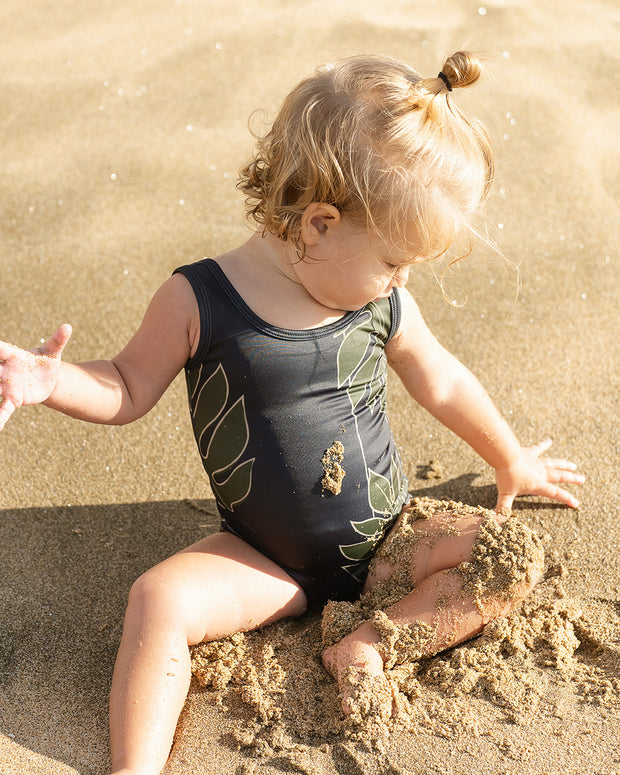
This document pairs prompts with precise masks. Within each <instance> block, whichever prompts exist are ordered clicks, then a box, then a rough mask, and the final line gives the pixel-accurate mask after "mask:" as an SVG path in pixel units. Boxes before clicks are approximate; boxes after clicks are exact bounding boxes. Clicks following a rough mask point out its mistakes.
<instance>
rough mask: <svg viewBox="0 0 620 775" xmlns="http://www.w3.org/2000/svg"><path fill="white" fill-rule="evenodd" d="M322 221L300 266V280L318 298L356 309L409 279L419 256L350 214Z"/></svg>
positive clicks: (331, 305)
mask: <svg viewBox="0 0 620 775" xmlns="http://www.w3.org/2000/svg"><path fill="white" fill-rule="evenodd" d="M319 226H320V225H319ZM322 226H323V231H322V232H320V235H319V239H317V241H316V243H315V244H313V245H309V246H308V249H307V255H306V258H305V259H304V260H303V261H300V262H299V263H297V264H296V265H295V272H296V274H297V278H298V280H299V281H300V282H301V284H302V285H303V286H304V287H305V289H306V291H308V293H309V294H310V295H311V296H312V297H313V298H314V299H316V300H317V301H318V302H320V303H321V304H323V305H324V306H326V307H328V308H330V309H335V310H343V311H352V310H356V309H360V308H361V307H363V306H364V305H365V304H368V302H369V301H374V300H375V299H381V298H387V297H388V296H389V295H390V294H391V292H392V289H393V288H395V287H402V286H404V285H405V284H406V282H407V279H408V277H409V269H410V267H411V264H412V263H415V260H416V256H415V255H410V254H406V253H404V252H403V251H402V250H398V249H395V248H393V247H391V246H390V245H389V244H388V243H387V242H386V241H385V240H383V239H382V238H381V237H380V236H379V235H377V234H375V233H373V232H369V231H367V230H366V229H363V228H362V227H359V226H355V225H353V224H351V223H349V222H348V221H346V220H345V219H344V218H340V219H339V220H338V221H337V222H336V223H334V224H332V223H330V222H329V221H327V223H326V224H325V223H324V224H323V225H322ZM412 236H413V235H412Z"/></svg>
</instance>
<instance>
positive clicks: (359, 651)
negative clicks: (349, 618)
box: [322, 622, 394, 722]
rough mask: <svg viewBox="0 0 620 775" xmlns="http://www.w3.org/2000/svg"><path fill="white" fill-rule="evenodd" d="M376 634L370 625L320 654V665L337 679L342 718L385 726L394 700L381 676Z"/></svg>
mask: <svg viewBox="0 0 620 775" xmlns="http://www.w3.org/2000/svg"><path fill="white" fill-rule="evenodd" d="M378 640H379V638H378V633H377V631H376V630H375V628H374V627H373V626H372V624H371V623H370V622H366V623H365V624H363V625H362V626H361V627H359V628H358V629H357V630H355V632H352V633H351V634H349V635H347V636H345V637H344V638H343V639H342V640H341V641H339V642H338V643H335V644H334V645H333V646H328V648H326V649H325V650H324V651H323V656H322V658H323V664H324V665H325V668H326V669H327V671H328V672H329V673H330V674H331V675H332V676H333V677H334V678H335V679H336V681H337V683H338V689H339V690H340V701H341V703H342V710H343V712H344V714H345V716H348V717H349V718H351V720H354V721H358V722H362V721H363V720H364V719H366V718H368V717H369V716H373V717H375V718H377V717H380V718H381V719H382V720H383V721H385V722H387V721H388V720H389V719H390V717H391V716H392V715H393V710H394V708H393V705H394V698H393V693H392V689H391V687H390V684H389V682H388V680H387V678H386V676H385V673H384V672H383V658H382V657H381V655H380V654H379V652H378V651H377V649H376V648H375V647H374V645H373V644H374V643H377V642H378Z"/></svg>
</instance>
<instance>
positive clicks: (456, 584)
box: [323, 514, 543, 712]
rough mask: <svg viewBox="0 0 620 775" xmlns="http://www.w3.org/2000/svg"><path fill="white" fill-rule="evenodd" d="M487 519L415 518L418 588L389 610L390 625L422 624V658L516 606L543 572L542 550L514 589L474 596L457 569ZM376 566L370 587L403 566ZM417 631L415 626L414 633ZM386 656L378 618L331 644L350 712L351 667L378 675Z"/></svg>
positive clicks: (327, 657) (329, 660)
mask: <svg viewBox="0 0 620 775" xmlns="http://www.w3.org/2000/svg"><path fill="white" fill-rule="evenodd" d="M483 519H484V518H483V517H482V516H478V515H473V516H465V517H458V518H455V516H454V515H452V514H437V515H435V516H434V517H431V518H430V519H428V520H419V521H418V522H414V523H413V532H414V534H415V533H416V532H417V534H418V538H417V540H414V541H413V542H412V553H411V560H410V562H411V565H410V567H409V569H408V570H409V573H410V578H411V583H412V585H413V587H414V588H413V590H412V591H411V592H410V593H409V594H407V595H405V596H404V597H403V598H402V599H401V600H399V601H398V602H397V603H395V604H394V605H392V606H390V607H388V608H387V610H386V611H385V613H386V614H387V621H388V622H389V623H390V627H392V625H395V626H396V627H402V626H403V625H409V626H411V625H414V628H417V633H418V637H417V641H416V644H415V645H416V652H417V654H416V656H418V657H426V656H431V655H433V654H436V653H437V652H439V651H442V650H443V649H446V648H449V647H450V646H454V645H456V644H457V643H461V642H462V641H465V640H467V639H469V638H471V637H473V636H475V635H477V634H478V633H479V632H480V631H481V630H482V628H483V627H484V625H485V624H487V623H488V622H489V621H491V620H492V619H495V618H497V617H500V616H504V615H506V614H508V613H509V612H510V611H511V610H512V609H513V608H515V607H516V605H517V604H518V603H519V602H520V601H521V600H523V598H524V597H525V596H526V595H527V594H528V592H529V591H530V590H531V589H532V587H533V586H534V584H535V583H536V582H537V580H538V578H539V577H540V575H541V573H542V563H543V556H542V553H537V556H536V559H535V561H534V562H533V563H532V565H533V567H532V568H531V569H530V572H529V573H528V574H526V575H527V579H524V580H523V581H522V582H520V583H518V584H516V585H515V586H514V587H513V588H512V589H511V590H510V592H509V594H502V592H503V593H507V592H508V590H501V591H499V592H498V594H497V595H490V596H488V595H487V596H484V597H480V596H478V595H475V596H474V595H473V594H472V592H471V591H470V590H469V589H468V587H467V583H466V578H465V576H464V575H462V574H460V573H459V572H458V571H456V570H455V569H456V568H457V566H459V565H460V564H461V563H462V562H464V561H467V560H469V559H470V558H471V555H472V550H473V547H474V544H475V542H476V539H477V537H478V534H479V531H480V527H481V524H482V522H483ZM497 521H498V522H499V523H502V522H504V521H505V518H503V517H500V516H498V517H497ZM374 570H375V572H374V574H373V575H371V576H369V578H368V581H367V584H366V587H365V591H368V590H370V589H371V588H372V587H373V585H375V584H377V582H379V581H383V580H385V579H388V578H390V576H391V575H392V574H394V573H395V572H397V571H398V570H399V568H398V567H396V566H393V565H390V564H388V563H387V562H383V563H381V562H379V563H376V564H375V569H374ZM418 625H421V626H420V627H418ZM411 633H412V631H411V630H409V633H408V634H409V635H411ZM414 635H415V633H414ZM414 639H415V638H414ZM385 656H386V654H385V648H384V647H383V644H382V634H381V632H380V631H379V629H378V628H377V626H376V625H375V624H373V622H372V621H367V622H365V623H364V624H362V625H361V626H360V627H358V628H357V629H356V630H354V631H353V632H352V633H350V634H349V635H347V636H346V637H344V638H343V639H342V640H341V641H340V642H338V643H336V644H335V645H333V646H330V647H329V648H327V649H325V651H324V653H323V662H324V664H325V666H326V668H327V669H328V670H329V672H330V673H331V674H332V675H333V676H334V677H335V678H336V679H337V680H338V683H339V685H340V688H341V690H342V691H343V708H344V710H345V712H347V711H348V710H349V709H350V708H349V706H348V695H349V694H350V692H351V689H350V686H349V683H348V681H349V679H350V677H351V670H350V668H353V670H354V671H357V672H358V673H360V674H366V675H369V676H373V677H375V678H378V677H379V676H382V674H383V669H384V663H385Z"/></svg>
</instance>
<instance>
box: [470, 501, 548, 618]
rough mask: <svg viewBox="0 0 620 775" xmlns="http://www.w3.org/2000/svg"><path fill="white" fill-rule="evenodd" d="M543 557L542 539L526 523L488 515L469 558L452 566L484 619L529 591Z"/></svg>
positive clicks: (510, 606) (537, 578)
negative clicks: (459, 575)
mask: <svg viewBox="0 0 620 775" xmlns="http://www.w3.org/2000/svg"><path fill="white" fill-rule="evenodd" d="M544 560H545V552H544V548H543V544H542V540H541V538H540V537H539V536H537V535H536V533H534V532H533V531H532V530H531V529H530V528H529V527H528V526H527V525H524V524H523V523H522V522H519V521H518V520H516V519H514V518H511V519H501V518H499V519H498V518H496V517H494V516H492V515H489V516H487V517H486V518H485V520H484V522H483V523H482V525H481V527H480V530H479V531H478V535H477V536H476V540H475V542H474V544H473V547H472V550H471V555H470V557H469V559H468V560H466V561H465V562H462V563H461V564H460V565H459V566H457V569H456V570H457V571H458V572H459V573H460V574H461V575H462V576H463V589H464V591H465V592H467V593H468V594H469V595H471V596H472V597H473V598H474V599H475V601H476V604H477V606H478V609H479V610H480V612H481V614H482V616H483V618H484V620H485V623H486V622H487V621H490V620H491V619H494V618H497V617H498V616H505V615H506V614H508V613H510V611H512V610H513V609H514V608H515V607H516V606H517V605H518V604H519V603H520V602H521V601H522V600H523V599H524V598H525V597H526V596H527V595H528V594H529V592H531V590H532V589H533V588H534V586H535V585H536V584H537V583H538V582H539V581H540V579H541V577H542V574H543V571H544Z"/></svg>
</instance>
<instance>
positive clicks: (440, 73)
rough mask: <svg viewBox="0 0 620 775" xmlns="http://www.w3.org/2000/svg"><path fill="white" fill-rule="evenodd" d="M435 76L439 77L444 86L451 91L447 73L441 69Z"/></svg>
mask: <svg viewBox="0 0 620 775" xmlns="http://www.w3.org/2000/svg"><path fill="white" fill-rule="evenodd" d="M437 78H441V80H442V81H443V82H444V83H445V84H446V88H447V89H448V91H452V84H451V83H450V79H449V78H448V76H447V75H446V74H445V73H444V71H443V70H441V71H440V72H439V73H438V74H437Z"/></svg>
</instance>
